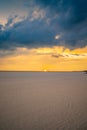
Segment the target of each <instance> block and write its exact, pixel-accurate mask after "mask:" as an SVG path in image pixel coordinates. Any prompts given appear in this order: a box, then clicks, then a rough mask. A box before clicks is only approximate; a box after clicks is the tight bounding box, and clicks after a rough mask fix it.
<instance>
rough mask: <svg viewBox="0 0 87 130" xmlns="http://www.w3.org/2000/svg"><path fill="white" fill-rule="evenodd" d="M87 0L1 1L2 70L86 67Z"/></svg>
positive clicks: (72, 69) (81, 68)
mask: <svg viewBox="0 0 87 130" xmlns="http://www.w3.org/2000/svg"><path fill="white" fill-rule="evenodd" d="M86 5H87V0H0V70H6V71H7V70H14V71H46V70H47V71H82V70H87V7H86Z"/></svg>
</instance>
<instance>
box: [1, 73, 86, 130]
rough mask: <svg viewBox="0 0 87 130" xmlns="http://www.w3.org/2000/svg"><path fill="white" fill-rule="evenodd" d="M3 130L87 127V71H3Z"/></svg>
mask: <svg viewBox="0 0 87 130" xmlns="http://www.w3.org/2000/svg"><path fill="white" fill-rule="evenodd" d="M0 130H87V75H86V74H84V73H80V72H79V73H34V72H33V73H32V72H0Z"/></svg>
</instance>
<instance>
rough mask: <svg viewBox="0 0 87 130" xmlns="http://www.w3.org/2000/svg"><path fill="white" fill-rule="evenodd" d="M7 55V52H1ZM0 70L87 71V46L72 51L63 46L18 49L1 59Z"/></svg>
mask: <svg viewBox="0 0 87 130" xmlns="http://www.w3.org/2000/svg"><path fill="white" fill-rule="evenodd" d="M2 53H4V54H5V52H0V54H1V55H2ZM0 70H14V71H44V72H47V71H48V70H49V71H80V70H87V46H86V47H84V48H77V49H74V50H70V49H69V48H64V47H63V46H54V47H43V48H37V49H36V48H32V49H28V48H17V49H16V50H15V52H14V53H13V52H12V54H10V55H7V52H6V56H2V57H0Z"/></svg>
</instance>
